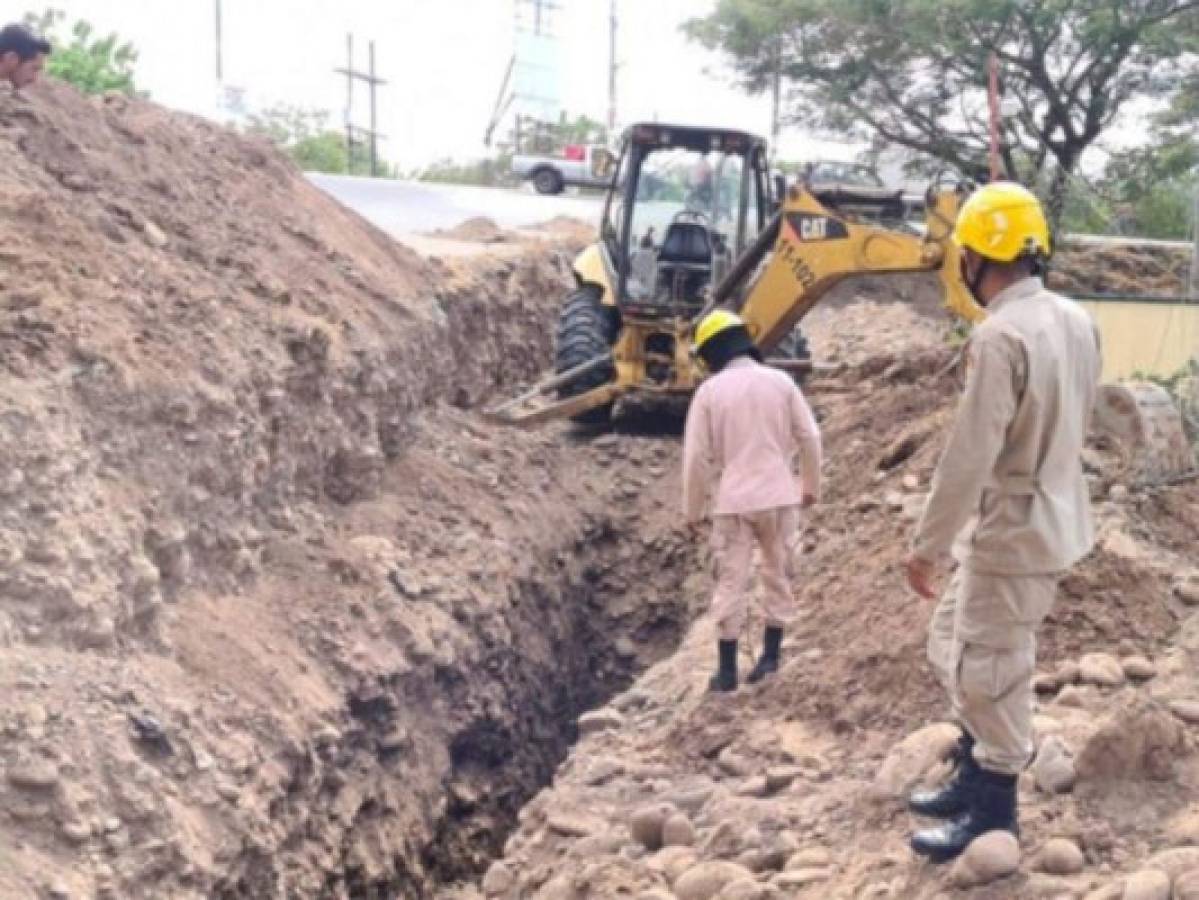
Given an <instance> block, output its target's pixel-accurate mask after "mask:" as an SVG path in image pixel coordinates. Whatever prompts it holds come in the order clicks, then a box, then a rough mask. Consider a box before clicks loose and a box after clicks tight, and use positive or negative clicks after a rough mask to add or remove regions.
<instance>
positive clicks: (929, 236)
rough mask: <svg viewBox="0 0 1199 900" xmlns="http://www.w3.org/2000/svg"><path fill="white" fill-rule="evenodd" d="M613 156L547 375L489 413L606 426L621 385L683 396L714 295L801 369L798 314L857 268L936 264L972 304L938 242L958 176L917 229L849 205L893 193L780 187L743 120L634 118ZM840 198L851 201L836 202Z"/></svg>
mask: <svg viewBox="0 0 1199 900" xmlns="http://www.w3.org/2000/svg"><path fill="white" fill-rule="evenodd" d="M614 169H615V170H614V172H613V173H612V183H611V186H610V187H609V190H608V196H607V200H606V202H605V205H604V213H603V218H602V222H601V226H600V240H599V241H598V242H597V243H596V244H594V245H592V246H591V247H589V248H587V249H586V250H584V251H583V253H581V254H580V255H579V257H578V259H576V260H575V264H574V274H575V278H576V281H577V288H576V290H575V291H574V292H573V293H572V294H570V296H569V297H567V299H566V301H565V303H564V304H563V306H562V310H561V314H560V318H559V321H558V329H557V340H556V343H555V349H556V357H555V374H554V376H553V377H552V378H549V379H547V380H546V381H544V382H542V383H541V384H539V385H537V386H536V387H534V388H533V389H532V390H530V391H528V392H527V393H525V394H522V395H521V396H519V397H517V398H515V399H514V400H511V401H509V402H507V403H505V404H503V405H502V406H500V407H498V408H496V409H493V410H490V411H489V415H490V416H491V417H492V418H494V419H498V420H500V421H503V422H507V423H510V424H516V425H525V426H531V425H535V424H538V423H540V422H544V421H547V420H549V419H555V418H563V417H569V418H571V419H574V420H575V421H578V422H583V423H587V424H602V423H604V422H606V421H607V420H608V417H609V416H610V414H611V411H612V408H613V405H614V404H615V402H616V401H617V400H618V399H619V398H621V397H622V396H625V395H628V394H631V393H635V392H636V393H642V394H658V395H662V394H688V393H690V392H691V391H693V390H694V389H695V387H696V386H697V385H698V383H699V382H700V381H701V380H702V378H703V372H702V370H701V369H700V367H699V364H698V362H697V361H696V360H694V359H693V358H692V356H691V352H690V347H691V333H692V330H693V328H694V326H695V323H696V321H698V319H699V317H701V316H702V315H703V314H705V313H706V312H707V311H709V310H711V309H714V308H716V307H721V306H723V307H726V308H729V309H732V310H735V311H737V312H739V313H740V314H741V316H742V317H743V318H744V319H745V321H746V323H747V325H748V326H749V329H750V333H751V335H752V336H753V338H754V340H755V341H756V342H757V344H758V346H759V348H760V349H761V350H762V351H763V354H764V355H765V356H766V357H767V358H768V359H769V360H770V362H771V363H772V364H774V365H778V366H780V367H782V368H787V369H789V370H791V371H793V372H796V373H802V372H803V371H804V370H805V369H806V368H808V367H810V358H809V355H808V353H807V347H806V342H805V341H804V339H803V336H802V334H801V332H800V331H799V329H797V328H796V325H797V323H798V322H799V321H800V319H802V318H803V316H804V315H805V314H806V313H807V312H808V310H809V309H811V308H812V306H814V305H815V304H816V303H817V302H818V301H819V300H820V298H821V297H823V296H824V295H825V294H826V293H827V292H828V290H829V289H830V288H831V287H833V285H835V284H836V283H837V282H839V281H842V280H843V279H845V278H848V277H851V276H854V275H867V274H881V273H902V272H931V271H935V272H939V273H940V276H941V281H942V284H943V285H944V289H945V299H946V304H947V305H948V306H949V307H950V308H951V309H953V310H955V311H957V312H958V313H960V314H961V315H963V316H965V317H966V318H967V319H971V320H974V319H977V318H980V317H981V315H982V310H981V309H979V307H978V306H977V305H976V304H975V303H974V301H973V299H972V298H971V296H970V294H969V292H968V291H967V290H966V286H965V284H964V283H963V282H962V280H961V275H960V271H959V262H958V251H957V248H956V246H955V245H954V244H953V242H952V241H951V240H950V232H951V230H952V228H953V222H954V218H955V217H956V215H957V208H958V203H959V200H960V197H961V191H960V190H959V189H948V190H944V191H940V192H936V193H932V194H930V196H929V197H928V198H927V205H926V210H927V213H926V216H927V217H926V228H925V233H924V234H923V235H919V234H917V233H915V232H914V231H913V230H911V229H907V230H905V227H906V226H905V224H904V223H902V222H899V221H896V222H887V221H886V220H885V218H884V219H867V218H864V217H862V216H861V211H862V210H863V209H876V210H878V212H879V214H880V216H886V214H887V213H888V212H889V211H892V210H897V209H902V203H901V199H900V194H899V192H889V191H886V190H880V189H876V188H865V189H860V190H855V189H853V188H847V187H845V186H834V187H833V188H832V189H831V190H829V191H827V192H824V193H813V192H812V191H810V190H808V189H807V188H806V187H805V186H804V185H803V184H797V185H795V186H793V187H792V188H791V189H790V190H788V191H786V192H785V196H780V195H781V194H782V193H783V191H782V188H781V185H780V184H779V183H777V182H776V181H774V180H772V179H771V177H770V172H769V169H768V163H767V155H766V144H765V141H763V140H762V139H761V138H759V137H756V136H754V135H751V134H746V133H744V132H740V131H729V130H725V129H712V128H691V127H680V126H671V125H660V124H642V125H635V126H633V127H631V128H629V129H628V130H627V131H626V133H625V137H624V141H623V147H622V150H621V153H620V157H619V162H618V163H615V164H614ZM845 204H852V207H853V209H854V213H853V214H838V209H839V207H840V206H841V205H845Z"/></svg>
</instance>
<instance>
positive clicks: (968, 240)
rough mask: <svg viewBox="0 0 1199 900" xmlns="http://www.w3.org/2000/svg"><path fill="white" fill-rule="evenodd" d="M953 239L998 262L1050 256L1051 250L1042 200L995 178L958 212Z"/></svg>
mask: <svg viewBox="0 0 1199 900" xmlns="http://www.w3.org/2000/svg"><path fill="white" fill-rule="evenodd" d="M953 239H954V241H956V242H957V244H958V245H959V246H961V247H969V248H970V249H971V250H973V251H974V252H975V253H977V254H979V255H980V256H985V257H986V258H987V259H993V260H995V261H996V262H1005V263H1006V262H1012V261H1014V260H1016V259H1019V258H1020V257H1024V256H1039V257H1043V258H1046V259H1048V257H1049V255H1050V252H1051V247H1050V245H1049V223H1048V222H1046V220H1045V212H1044V210H1043V209H1042V208H1041V201H1040V200H1038V199H1037V197H1036V195H1035V194H1033V192H1032V191H1030V190H1028V188H1025V187H1021V186H1020V185H1018V184H1016V183H1015V182H1011V181H995V182H992V183H991V184H987V185H983V186H982V187H981V188H979V189H978V190H977V191H975V192H974V193H973V194H971V195H970V197H969V198H968V199H967V200H966V202H965V203H964V204H962V209H961V212H959V213H958V220H957V223H956V224H955V225H954V227H953Z"/></svg>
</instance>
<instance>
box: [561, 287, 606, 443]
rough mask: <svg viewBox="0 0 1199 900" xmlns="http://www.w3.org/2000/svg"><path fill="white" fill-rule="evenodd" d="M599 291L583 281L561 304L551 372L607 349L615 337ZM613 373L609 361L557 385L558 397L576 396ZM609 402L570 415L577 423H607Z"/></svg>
mask: <svg viewBox="0 0 1199 900" xmlns="http://www.w3.org/2000/svg"><path fill="white" fill-rule="evenodd" d="M600 296H601V295H600V291H599V289H598V288H596V287H594V286H592V285H585V286H584V287H581V288H579V289H578V290H577V291H574V292H572V293H571V294H569V295H568V296H567V298H566V301H565V302H564V303H563V304H562V312H561V313H560V314H559V317H558V333H557V336H556V339H555V341H554V373H555V374H557V375H561V374H562V373H563V372H566V371H569V370H570V369H573V368H575V367H576V366H581V365H582V364H583V363H585V362H590V361H591V360H593V359H595V358H596V357H597V356H604V355H606V354H608V353H610V352H611V350H612V344H613V342H614V341H615V340H616V321H615V316H614V315H612V313H611V312H610V311H609V310H607V309H605V308H604V307H603V306H601V305H600ZM615 377H616V369H615V367H614V366H612V365H611V364H608V365H606V366H602V367H600V368H599V369H595V370H593V371H591V372H588V373H587V374H586V375H584V376H582V377H581V378H579V379H577V380H576V381H574V382H573V383H571V384H568V385H566V386H565V387H561V388H559V389H558V397H559V399H562V400H565V399H568V398H570V397H577V396H578V395H579V394H582V393H585V392H587V391H589V390H591V389H592V388H597V387H599V386H600V385H603V384H607V383H608V382H609V381H612V380H613V379H614V378H615ZM612 406H613V404H611V403H605V404H604V405H603V406H597V407H595V409H589V410H587V411H585V412H581V413H579V414H578V415H577V416H571V419H572V420H573V421H575V422H578V423H579V424H581V425H593V426H597V425H607V424H608V422H609V420H610V419H611V418H612Z"/></svg>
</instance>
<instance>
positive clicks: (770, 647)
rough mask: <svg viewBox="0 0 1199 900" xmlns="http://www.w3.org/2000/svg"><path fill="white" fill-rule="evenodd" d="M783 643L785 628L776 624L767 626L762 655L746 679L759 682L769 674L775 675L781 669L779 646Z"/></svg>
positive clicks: (752, 682)
mask: <svg viewBox="0 0 1199 900" xmlns="http://www.w3.org/2000/svg"><path fill="white" fill-rule="evenodd" d="M782 643H783V629H781V628H778V627H776V626H774V625H767V626H766V638H765V642H764V644H763V645H762V656H761V657H760V658H759V659H758V661H757V663H756V664H755V665H754V667H753V671H751V672H750V673H749V677H748V678H746V679H745V680H746V681H748V682H749V683H750V684H757V683H758V682H759V681H761V680H762V679H763V678H765V677H766V676H767V675H773V674H774V673H775V672H777V671H778V670H779V647H780V646H782Z"/></svg>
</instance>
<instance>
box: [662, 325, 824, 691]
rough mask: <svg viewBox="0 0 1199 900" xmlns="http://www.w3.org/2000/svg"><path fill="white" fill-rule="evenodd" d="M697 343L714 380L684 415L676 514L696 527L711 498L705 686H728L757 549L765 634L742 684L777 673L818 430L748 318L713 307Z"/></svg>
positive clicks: (814, 473) (814, 493)
mask: <svg viewBox="0 0 1199 900" xmlns="http://www.w3.org/2000/svg"><path fill="white" fill-rule="evenodd" d="M694 349H695V352H696V353H697V354H698V355H699V357H700V358H701V359H702V360H703V361H704V364H705V365H706V366H707V368H708V371H709V372H711V373H712V377H710V378H708V379H707V380H706V381H705V382H704V383H703V384H702V385H700V388H699V390H698V391H697V392H696V394H695V397H694V398H693V399H692V401H691V408H690V410H689V411H688V414H687V425H686V431H685V433H684V437H683V512H684V516H685V518H686V520H687V523H688V524H689V525H692V526H695V525H698V523H699V522H700V521H701V520H702V519H703V516H704V509H705V507H706V505H707V501H708V495H709V493H710V492H711V493H712V494H713V497H712V500H713V504H712V555H713V559H714V562H715V569H716V572H715V577H716V587H715V592H714V595H713V598H712V610H713V613H714V615H715V618H716V626H717V630H718V635H719V640H718V645H717V653H718V659H719V665H718V668H717V671H716V674H715V675H713V676H712V680H711V683H710V685H709V687H710V689H711V690H713V691H732V690H736V688H737V640H738V638H739V637H740V634H741V630H742V628H743V627H744V625H745V617H746V592H747V590H748V588H749V581H750V576H751V575H752V571H751V563H752V557H753V550H754V546H755V545H757V547H758V548H759V550H760V551H761V561H762V581H763V586H764V588H765V592H764V593H765V604H764V605H765V612H766V634H765V639H764V641H763V650H762V655H761V657H760V658H759V659H758V661H757V663H756V664H755V665H754V668H753V671H751V672H750V674H749V678H748V680H749V681H750V683H755V682H758V681H760V680H761V679H762V678H765V677H766V676H767V675H769V674H771V673H773V672H776V671H777V670H778V667H779V650H780V647H781V645H782V640H783V629H784V628H785V626H786V625H787V623H788V622H789V621H791V619H792V617H793V610H794V605H795V598H794V596H793V594H792V577H793V574H794V572H793V567H794V555H795V549H796V548H795V544H796V541H797V539H798V534H799V515H800V514H799V510H800V508H801V507H808V506H811V505H812V504H814V503H816V501H817V500H818V498H819V496H820V432H819V430H818V429H817V427H816V420H815V418H814V417H813V416H812V410H811V409H810V408H809V407H808V404H807V401H806V400H804V397H803V394H802V393H801V392H800V390H799V388H798V387H796V385H795V382H794V381H793V380H792V379H791V378H790V377H789V376H788V375H786V374H785V373H783V372H781V371H779V370H777V369H771V368H768V367H767V366H764V365H762V357H761V355H760V354H759V352H758V349H757V347H755V346H754V342H753V340H752V339H751V338H750V335H749V331H748V330H747V329H746V327H745V323H744V322H742V321H741V319H740V317H738V316H737V315H735V314H734V313H731V312H728V311H727V310H716V311H715V312H712V313H710V314H709V315H707V316H705V317H704V319H703V320H702V321H701V322H700V324H699V326H698V328H697V329H696V333H695V348H694ZM796 457H799V460H800V463H801V471H802V476H801V477H800V478H796V475H795V461H796ZM714 482H715V483H716V488H715V490H714V491H711V487H712V485H713V483H714Z"/></svg>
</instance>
